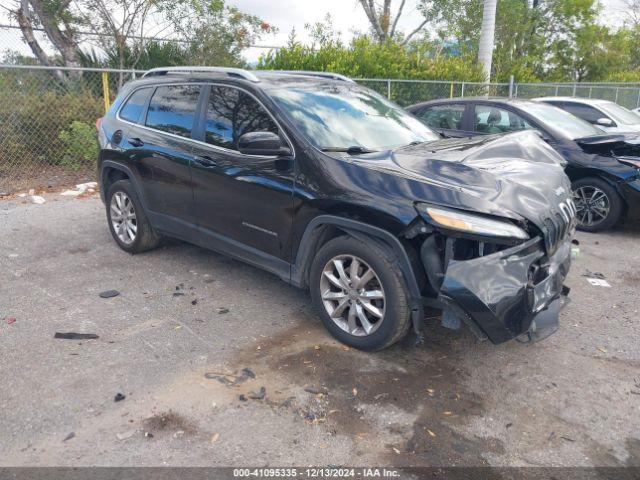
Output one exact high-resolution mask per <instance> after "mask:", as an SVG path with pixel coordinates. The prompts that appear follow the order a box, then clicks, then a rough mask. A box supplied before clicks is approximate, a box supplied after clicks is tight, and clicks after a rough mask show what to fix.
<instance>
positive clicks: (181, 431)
mask: <svg viewBox="0 0 640 480" xmlns="http://www.w3.org/2000/svg"><path fill="white" fill-rule="evenodd" d="M182 436H184V430H178V431H177V432H174V434H173V438H180V437H182Z"/></svg>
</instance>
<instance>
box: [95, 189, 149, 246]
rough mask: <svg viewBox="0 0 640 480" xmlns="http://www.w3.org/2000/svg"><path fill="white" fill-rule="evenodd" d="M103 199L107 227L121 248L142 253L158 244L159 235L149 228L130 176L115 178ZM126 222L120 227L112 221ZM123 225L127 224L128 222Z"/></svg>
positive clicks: (118, 223)
mask: <svg viewBox="0 0 640 480" xmlns="http://www.w3.org/2000/svg"><path fill="white" fill-rule="evenodd" d="M105 203H106V210H107V224H108V225H109V230H110V231H111V235H112V236H113V239H114V240H115V241H116V243H117V244H118V246H119V247H120V248H121V249H122V250H124V251H125V252H129V253H141V252H146V251H147V250H152V249H154V248H156V247H157V246H158V244H159V243H160V240H161V237H160V235H158V234H157V233H156V232H154V231H153V228H151V224H150V223H149V220H148V219H147V215H146V214H145V211H144V208H143V207H142V204H141V203H140V199H139V198H138V195H137V193H136V191H135V189H134V188H133V185H132V184H131V182H130V181H129V180H118V181H117V182H115V183H114V184H113V185H111V187H109V190H108V191H107V195H106V202H105ZM118 212H120V214H119V213H118ZM131 213H133V216H132V215H131ZM118 216H120V217H124V219H123V220H121V221H118ZM125 222H128V227H129V228H122V229H121V228H120V227H116V225H114V223H115V224H117V225H123V224H125ZM123 226H124V227H127V224H125V225H123ZM116 228H118V231H116ZM132 232H133V237H132Z"/></svg>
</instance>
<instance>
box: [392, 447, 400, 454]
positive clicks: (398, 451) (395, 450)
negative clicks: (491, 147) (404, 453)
mask: <svg viewBox="0 0 640 480" xmlns="http://www.w3.org/2000/svg"><path fill="white" fill-rule="evenodd" d="M393 451H394V452H395V453H396V454H398V455H400V450H398V449H397V448H396V447H393Z"/></svg>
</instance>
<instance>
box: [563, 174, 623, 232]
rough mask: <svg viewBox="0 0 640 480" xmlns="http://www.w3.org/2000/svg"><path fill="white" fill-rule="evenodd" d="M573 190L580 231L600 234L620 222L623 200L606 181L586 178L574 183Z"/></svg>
mask: <svg viewBox="0 0 640 480" xmlns="http://www.w3.org/2000/svg"><path fill="white" fill-rule="evenodd" d="M571 188H572V190H573V202H574V203H575V205H576V216H577V218H578V229H579V230H583V231H585V232H600V231H602V230H607V229H609V228H611V227H613V226H614V225H615V224H616V223H617V222H618V220H620V217H621V216H622V211H623V204H622V199H621V198H620V195H618V192H616V190H615V188H613V187H612V186H611V185H609V184H608V183H607V182H606V181H604V180H602V179H600V178H596V177H586V178H581V179H580V180H576V181H575V182H573V184H572V186H571Z"/></svg>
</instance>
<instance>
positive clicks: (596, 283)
mask: <svg viewBox="0 0 640 480" xmlns="http://www.w3.org/2000/svg"><path fill="white" fill-rule="evenodd" d="M587 281H588V282H589V283H590V284H591V285H593V286H594V287H611V285H609V282H607V281H606V280H602V279H601V278H587Z"/></svg>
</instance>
